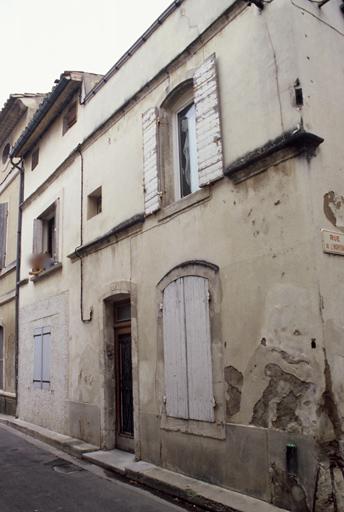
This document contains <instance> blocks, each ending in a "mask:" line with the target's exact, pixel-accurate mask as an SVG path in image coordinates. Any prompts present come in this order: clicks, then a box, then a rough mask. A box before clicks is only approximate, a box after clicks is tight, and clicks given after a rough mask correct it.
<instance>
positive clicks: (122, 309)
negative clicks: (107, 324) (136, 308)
mask: <svg viewBox="0 0 344 512" xmlns="http://www.w3.org/2000/svg"><path fill="white" fill-rule="evenodd" d="M115 307H116V320H117V322H124V321H126V320H130V318H131V308H130V302H126V303H125V304H118V305H116V306H115Z"/></svg>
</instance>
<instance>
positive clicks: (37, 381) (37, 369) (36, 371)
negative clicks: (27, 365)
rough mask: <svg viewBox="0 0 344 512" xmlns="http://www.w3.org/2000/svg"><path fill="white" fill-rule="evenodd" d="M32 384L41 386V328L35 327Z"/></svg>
mask: <svg viewBox="0 0 344 512" xmlns="http://www.w3.org/2000/svg"><path fill="white" fill-rule="evenodd" d="M33 342H34V347H33V386H34V388H41V387H42V329H41V328H39V329H35V331H34V335H33Z"/></svg>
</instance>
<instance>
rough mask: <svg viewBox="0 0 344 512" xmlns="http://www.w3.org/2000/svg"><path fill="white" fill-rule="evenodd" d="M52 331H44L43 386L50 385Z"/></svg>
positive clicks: (47, 386)
mask: <svg viewBox="0 0 344 512" xmlns="http://www.w3.org/2000/svg"><path fill="white" fill-rule="evenodd" d="M50 360H51V333H50V329H46V328H43V331H42V388H43V389H49V387H50Z"/></svg>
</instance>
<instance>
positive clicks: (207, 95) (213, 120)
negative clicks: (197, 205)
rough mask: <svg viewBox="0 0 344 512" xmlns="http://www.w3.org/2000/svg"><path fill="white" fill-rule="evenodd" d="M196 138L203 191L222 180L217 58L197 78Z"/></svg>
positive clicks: (195, 81) (203, 67)
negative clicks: (212, 183)
mask: <svg viewBox="0 0 344 512" xmlns="http://www.w3.org/2000/svg"><path fill="white" fill-rule="evenodd" d="M194 101H195V106H196V136H197V155H198V175H199V185H200V187H202V186H205V185H208V184H209V183H211V182H212V181H215V180H218V179H220V178H221V177H222V176H223V149H222V137H221V121H220V104H219V96H218V83H217V73H216V57H215V54H213V55H211V56H210V57H209V58H208V59H207V60H206V61H205V62H204V63H203V64H202V66H200V68H198V70H197V71H196V73H195V74H194Z"/></svg>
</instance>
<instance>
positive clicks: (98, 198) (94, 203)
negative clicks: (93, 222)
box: [87, 187, 102, 219]
mask: <svg viewBox="0 0 344 512" xmlns="http://www.w3.org/2000/svg"><path fill="white" fill-rule="evenodd" d="M101 211H102V187H98V188H97V189H96V190H95V191H94V192H92V194H89V196H88V197H87V219H91V218H92V217H95V216H96V215H98V213H101Z"/></svg>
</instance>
